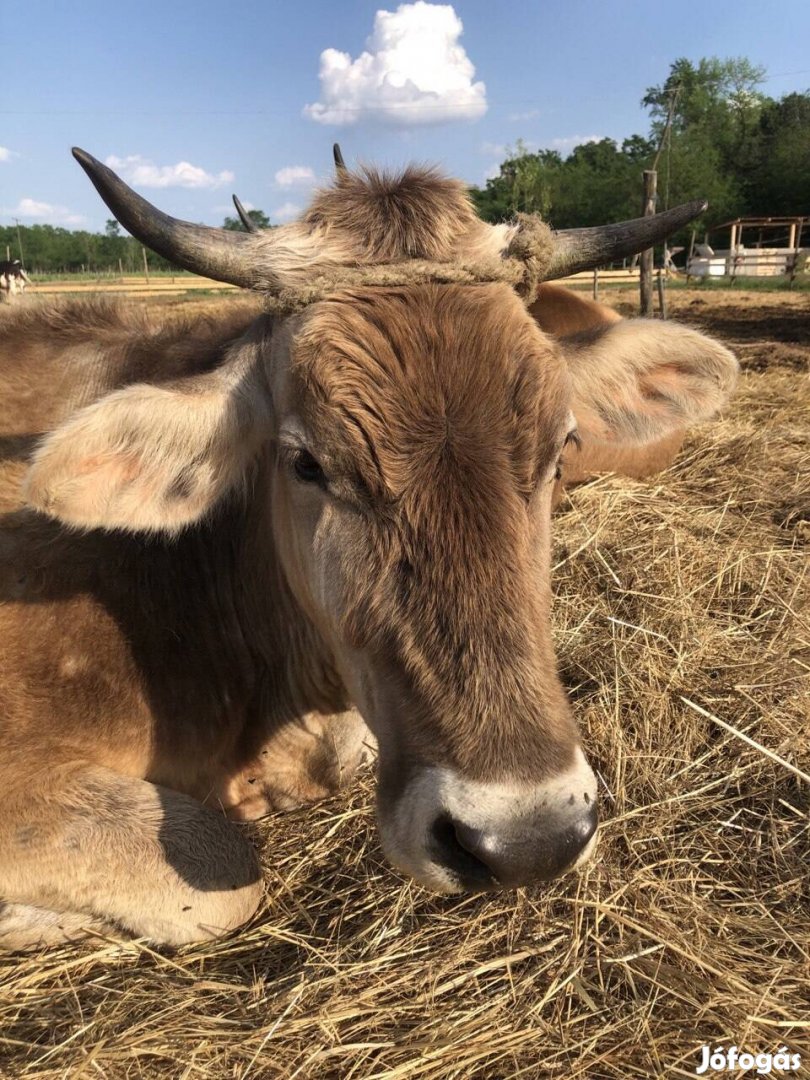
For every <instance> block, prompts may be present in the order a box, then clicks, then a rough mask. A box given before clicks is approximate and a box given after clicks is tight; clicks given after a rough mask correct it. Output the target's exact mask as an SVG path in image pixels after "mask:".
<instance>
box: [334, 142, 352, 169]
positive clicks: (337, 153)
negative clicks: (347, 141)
mask: <svg viewBox="0 0 810 1080" xmlns="http://www.w3.org/2000/svg"><path fill="white" fill-rule="evenodd" d="M332 156H333V157H334V159H335V172H336V173H337V175H338V177H341V176H345V175H346V173H347V172H348V171H349V170H348V169H347V168H346V162H345V161H344V160H343V151H342V150H341V149H340V143H334V144H333V146H332Z"/></svg>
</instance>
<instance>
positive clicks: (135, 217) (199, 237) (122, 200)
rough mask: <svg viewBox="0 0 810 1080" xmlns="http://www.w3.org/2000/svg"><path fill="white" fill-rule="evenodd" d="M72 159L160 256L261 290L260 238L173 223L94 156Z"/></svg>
mask: <svg viewBox="0 0 810 1080" xmlns="http://www.w3.org/2000/svg"><path fill="white" fill-rule="evenodd" d="M73 156H74V157H75V158H76V160H77V161H78V163H79V164H80V165H81V167H82V168H83V169H84V171H85V172H86V173H87V175H88V176H89V177H90V179H91V180H92V182H93V185H94V187H95V189H96V191H97V192H98V193H99V195H100V196H101V197H102V199H103V200H104V202H105V203H106V204H107V206H108V207H109V208H110V210H111V211H112V212H113V214H114V215H115V216H116V218H117V219H118V220H119V221H120V222H121V224H122V225H123V226H124V228H125V229H126V230H127V232H130V233H132V235H133V236H134V237H136V239H138V240H140V241H141V243H143V244H146V246H147V247H149V248H151V249H152V250H153V251H156V252H157V253H158V255H162V256H163V257H164V258H165V259H168V260H169V261H170V262H172V263H174V264H175V265H176V266H182V267H183V268H184V269H185V270H190V271H191V272H192V273H195V274H202V275H203V276H205V277H210V278H214V279H215V280H216V281H226V282H228V283H229V284H231V285H241V286H243V287H244V288H247V289H250V288H256V287H259V286H261V284H262V281H261V280H260V277H259V274H258V272H257V267H256V260H255V257H254V247H253V245H254V243H255V242H256V241H257V240H258V237H256V236H253V235H249V234H247V233H240V232H233V231H231V230H230V229H212V228H209V227H208V226H207V225H193V224H192V223H191V222H189V221H180V220H179V219H178V218H173V217H169V215H168V214H164V213H163V212H162V211H161V210H158V209H157V207H155V206H152V204H151V203H149V202H147V201H146V199H143V198H141V196H140V195H138V194H136V193H135V192H134V191H133V190H132V188H130V187H129V186H128V185H127V184H125V183H124V181H123V180H121V179H120V177H118V176H116V175H115V173H114V172H113V171H112V169H109V168H107V166H106V165H102V163H101V162H100V161H97V160H96V158H94V157H93V156H92V155H91V154H88V153H86V152H85V151H84V150H80V149H79V148H78V147H74V148H73Z"/></svg>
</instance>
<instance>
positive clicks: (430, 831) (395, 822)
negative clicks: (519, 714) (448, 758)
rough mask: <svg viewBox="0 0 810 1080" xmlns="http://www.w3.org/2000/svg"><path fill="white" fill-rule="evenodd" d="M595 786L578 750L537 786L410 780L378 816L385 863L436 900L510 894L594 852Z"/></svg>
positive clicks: (445, 773) (435, 772) (441, 775)
mask: <svg viewBox="0 0 810 1080" xmlns="http://www.w3.org/2000/svg"><path fill="white" fill-rule="evenodd" d="M596 796H597V792H596V778H595V776H594V774H593V771H592V770H591V768H590V767H589V765H588V764H587V762H586V760H585V757H584V755H583V754H582V751H581V750H579V749H577V751H576V755H575V760H574V763H573V765H572V766H571V768H570V769H569V770H567V771H566V772H564V773H561V774H558V775H556V776H554V777H549V778H548V779H547V780H545V781H543V782H541V783H538V784H537V785H529V784H525V783H521V784H517V783H515V784H514V785H513V784H510V783H507V782H499V783H484V782H481V781H474V780H468V779H465V778H464V777H461V776H459V775H458V774H457V773H455V772H454V771H452V770H450V769H446V768H439V767H428V768H423V769H421V770H420V771H419V772H418V773H416V774H415V775H414V776H413V777H412V779H411V780H410V781H409V783H408V784H407V785H406V787H405V789H404V791H403V792H402V794H401V795H400V797H399V798H398V799H397V800H396V802H395V803H394V804H393V806H391V807H390V808H387V809H386V808H383V807H382V806H381V808H380V810H381V812H380V831H381V835H382V839H383V846H384V848H385V850H386V854H387V855H388V857H389V858H390V859H391V861H392V862H393V863H394V864H395V865H397V866H398V867H399V868H400V869H402V870H404V871H406V872H407V873H408V874H410V875H411V876H412V877H414V878H416V880H417V881H419V882H421V883H422V884H424V885H427V886H428V887H429V888H432V889H434V890H436V891H438V892H444V893H452V892H480V891H487V890H494V889H514V888H519V887H521V886H527V885H535V884H538V883H540V882H544V881H550V880H552V879H553V878H556V877H559V876H560V875H561V874H563V873H564V872H565V871H566V870H569V869H572V868H573V867H575V866H580V865H582V864H583V863H584V862H586V861H587V859H588V858H589V857H590V855H591V854H592V852H593V850H594V848H595V846H596V830H597V821H598V814H597V797H596Z"/></svg>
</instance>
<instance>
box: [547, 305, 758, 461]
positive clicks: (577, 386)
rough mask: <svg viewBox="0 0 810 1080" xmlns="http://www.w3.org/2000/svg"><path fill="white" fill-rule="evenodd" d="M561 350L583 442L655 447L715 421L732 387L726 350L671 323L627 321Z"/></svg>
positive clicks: (568, 341)
mask: <svg viewBox="0 0 810 1080" xmlns="http://www.w3.org/2000/svg"><path fill="white" fill-rule="evenodd" d="M561 345H562V348H563V351H564V354H565V358H566V361H567V363H568V368H569V371H570V373H571V379H572V383H573V402H572V408H573V411H574V415H575V416H576V419H577V425H578V428H579V433H580V436H581V437H582V439H583V441H586V440H587V441H589V442H597V443H608V444H613V445H616V444H620V445H635V446H641V445H644V444H647V443H652V442H657V441H658V440H660V439H661V438H664V437H666V436H668V435H670V434H671V433H672V432H673V431H677V430H679V429H683V428H684V427H686V426H687V425H689V424H692V423H695V422H697V421H700V420H705V419H708V417H710V416H713V415H714V414H715V413H716V412H717V411H718V410H719V409H720V408H722V406H723V405H724V404H725V402H726V401H727V400H728V398H729V395H730V394H731V392H732V390H733V389H734V385H735V383H736V380H737V373H738V366H737V361H736V359H735V358H734V355H733V354H732V353H731V352H729V350H728V349H726V348H724V346H722V345H720V344H719V343H718V342H716V341H713V340H712V339H711V338H708V337H705V336H704V335H703V334H699V333H697V331H695V330H690V329H688V328H687V327H685V326H679V325H678V324H677V323H671V322H658V321H654V320H652V319H626V320H622V321H621V322H616V323H613V324H612V325H610V326H605V327H602V328H599V329H598V330H593V331H587V332H585V333H582V334H574V335H571V336H570V337H567V338H563V339H561Z"/></svg>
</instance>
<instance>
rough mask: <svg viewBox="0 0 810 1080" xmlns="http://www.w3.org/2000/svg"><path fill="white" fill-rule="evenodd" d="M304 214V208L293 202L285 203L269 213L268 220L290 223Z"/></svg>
mask: <svg viewBox="0 0 810 1080" xmlns="http://www.w3.org/2000/svg"><path fill="white" fill-rule="evenodd" d="M303 212H304V208H303V207H302V206H299V205H298V204H297V203H294V202H285V203H282V204H281V206H277V207H276V209H275V210H271V211H270V220H271V221H273V222H276V221H292V220H293V218H297V217H299V216H300V215H301V214H302V213H303Z"/></svg>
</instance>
